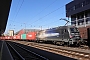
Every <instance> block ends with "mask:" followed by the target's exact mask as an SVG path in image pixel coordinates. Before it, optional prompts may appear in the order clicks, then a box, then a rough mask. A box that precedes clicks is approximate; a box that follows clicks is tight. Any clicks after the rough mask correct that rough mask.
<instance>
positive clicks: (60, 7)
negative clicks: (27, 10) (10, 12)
mask: <svg viewBox="0 0 90 60" xmlns="http://www.w3.org/2000/svg"><path fill="white" fill-rule="evenodd" d="M55 1H56V0H55ZM23 2H24V0H23ZM23 2H22V4H23ZM53 3H54V2H53ZM22 4H21V5H20V6H22ZM50 6H51V5H50ZM63 6H65V5H63ZM63 6H61V7H59V8H57V9H55V10H53V11H52V12H50V13H48V14H46V15H44V16H43V17H41V18H39V19H38V20H36V21H34V22H32V23H31V24H30V23H29V25H32V26H33V23H36V22H37V21H39V20H41V19H43V18H45V17H47V16H49V15H50V14H52V13H54V12H56V11H57V10H59V9H61V8H62V7H63ZM47 8H48V7H47ZM20 9H21V7H20V8H19V10H18V13H19V11H20ZM45 9H46V8H45ZM42 11H44V10H42ZM42 11H41V12H40V13H42ZM18 13H17V14H16V17H17V15H18ZM14 21H15V20H14ZM17 23H21V22H17ZM50 23H51V22H50ZM21 24H23V23H21ZM27 24H28V23H27ZM46 25H47V24H46Z"/></svg>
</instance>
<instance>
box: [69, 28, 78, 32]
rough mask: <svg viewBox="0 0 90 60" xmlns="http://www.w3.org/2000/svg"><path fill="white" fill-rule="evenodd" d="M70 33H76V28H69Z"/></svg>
mask: <svg viewBox="0 0 90 60" xmlns="http://www.w3.org/2000/svg"><path fill="white" fill-rule="evenodd" d="M70 31H71V32H78V29H77V28H70Z"/></svg>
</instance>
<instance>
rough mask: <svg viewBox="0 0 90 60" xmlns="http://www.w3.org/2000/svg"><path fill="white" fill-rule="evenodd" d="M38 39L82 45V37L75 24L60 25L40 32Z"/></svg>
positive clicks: (61, 43) (62, 43)
mask: <svg viewBox="0 0 90 60" xmlns="http://www.w3.org/2000/svg"><path fill="white" fill-rule="evenodd" d="M37 41H47V42H48V41H51V42H53V43H54V44H60V45H68V46H69V45H80V43H81V42H82V39H81V37H80V34H79V30H78V29H77V28H76V27H75V26H59V27H55V28H51V29H46V30H42V31H40V32H38V34H37Z"/></svg>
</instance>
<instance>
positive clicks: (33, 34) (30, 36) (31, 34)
mask: <svg viewBox="0 0 90 60" xmlns="http://www.w3.org/2000/svg"><path fill="white" fill-rule="evenodd" d="M26 39H27V40H36V32H28V33H27V34H26Z"/></svg>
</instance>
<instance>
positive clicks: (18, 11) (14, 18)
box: [14, 0, 24, 20]
mask: <svg viewBox="0 0 90 60" xmlns="http://www.w3.org/2000/svg"><path fill="white" fill-rule="evenodd" d="M23 3H24V0H22V3H21V5H20V7H19V9H18V11H17V13H16V15H15V18H14V20H15V19H16V17H17V15H18V13H19V11H20V9H21V7H22V5H23Z"/></svg>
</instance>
